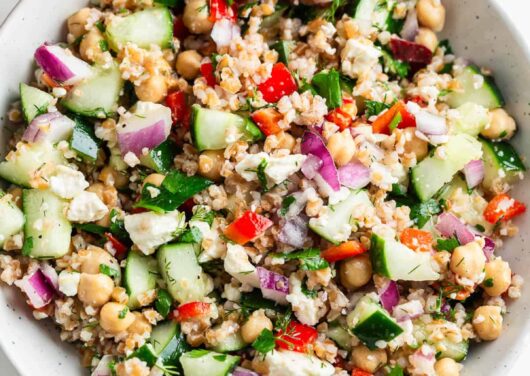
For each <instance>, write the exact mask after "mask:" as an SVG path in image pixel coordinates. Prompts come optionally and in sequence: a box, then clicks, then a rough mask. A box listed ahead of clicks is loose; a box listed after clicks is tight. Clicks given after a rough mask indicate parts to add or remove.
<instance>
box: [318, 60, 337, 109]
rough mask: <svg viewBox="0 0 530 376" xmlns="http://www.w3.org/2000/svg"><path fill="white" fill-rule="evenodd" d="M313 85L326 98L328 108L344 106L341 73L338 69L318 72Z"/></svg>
mask: <svg viewBox="0 0 530 376" xmlns="http://www.w3.org/2000/svg"><path fill="white" fill-rule="evenodd" d="M311 85H312V86H313V87H314V88H315V90H316V92H317V93H318V94H319V95H320V96H321V97H322V98H325V99H326V105H327V106H328V108H337V107H340V106H342V90H341V86H340V75H339V72H338V71H337V70H336V69H330V70H328V71H322V72H320V73H317V74H316V75H315V76H313V79H312V80H311Z"/></svg>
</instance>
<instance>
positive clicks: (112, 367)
mask: <svg viewBox="0 0 530 376" xmlns="http://www.w3.org/2000/svg"><path fill="white" fill-rule="evenodd" d="M108 367H109V371H110V374H111V375H112V376H116V361H115V360H111V361H110V362H109V364H108Z"/></svg>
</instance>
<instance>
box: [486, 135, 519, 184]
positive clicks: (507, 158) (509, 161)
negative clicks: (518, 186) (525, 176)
mask: <svg viewBox="0 0 530 376" xmlns="http://www.w3.org/2000/svg"><path fill="white" fill-rule="evenodd" d="M480 142H481V144H482V152H483V154H482V160H483V161H484V180H483V181H482V185H483V186H484V187H485V188H486V189H488V190H493V187H494V186H495V184H496V182H506V183H511V182H513V181H515V180H517V179H518V178H519V175H520V173H521V172H523V171H525V170H526V168H525V166H524V164H523V162H522V161H521V158H520V157H519V155H518V154H517V151H515V149H514V148H513V146H512V145H510V144H509V143H507V142H505V141H500V142H493V141H490V140H486V139H484V138H480ZM497 184H498V183H497Z"/></svg>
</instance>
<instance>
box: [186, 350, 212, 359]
mask: <svg viewBox="0 0 530 376" xmlns="http://www.w3.org/2000/svg"><path fill="white" fill-rule="evenodd" d="M209 353H210V352H209V351H208V350H204V349H195V350H191V351H189V352H188V356H189V357H190V358H202V357H203V356H205V355H207V354H209Z"/></svg>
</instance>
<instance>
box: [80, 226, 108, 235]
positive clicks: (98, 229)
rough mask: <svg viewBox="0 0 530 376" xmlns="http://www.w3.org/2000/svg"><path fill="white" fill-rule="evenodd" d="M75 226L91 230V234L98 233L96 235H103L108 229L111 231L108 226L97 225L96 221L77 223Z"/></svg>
mask: <svg viewBox="0 0 530 376" xmlns="http://www.w3.org/2000/svg"><path fill="white" fill-rule="evenodd" d="M75 228H77V229H78V230H82V231H85V232H90V233H91V234H96V235H103V234H105V233H106V232H107V231H109V229H108V228H106V227H103V226H100V225H96V224H95V223H76V224H75Z"/></svg>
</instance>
